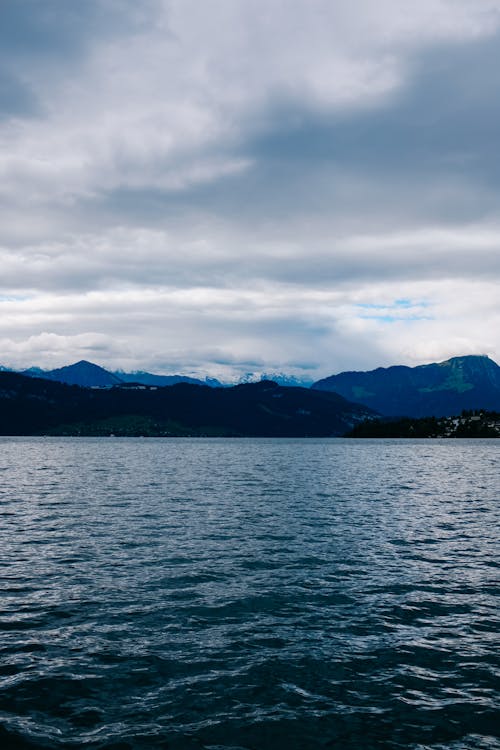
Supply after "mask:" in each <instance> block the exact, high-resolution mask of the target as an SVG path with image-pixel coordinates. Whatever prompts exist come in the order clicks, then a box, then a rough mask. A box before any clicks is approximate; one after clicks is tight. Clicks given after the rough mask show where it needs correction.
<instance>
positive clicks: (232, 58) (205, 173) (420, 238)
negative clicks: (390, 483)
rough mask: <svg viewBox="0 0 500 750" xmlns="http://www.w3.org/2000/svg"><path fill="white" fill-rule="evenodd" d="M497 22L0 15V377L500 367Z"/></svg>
mask: <svg viewBox="0 0 500 750" xmlns="http://www.w3.org/2000/svg"><path fill="white" fill-rule="evenodd" d="M499 133H500V0H419V2H416V0H410V2H401V0H203V2H200V0H140V2H138V1H137V0H85V2H73V1H72V0H0V364H2V365H4V366H11V367H15V368H23V367H29V366H31V365H38V366H41V367H45V368H52V367H58V366H61V365H64V364H69V363H71V362H75V361H77V360H79V359H88V360H91V361H93V362H96V363H98V364H100V365H102V366H104V367H107V368H110V369H124V370H137V369H142V370H149V371H152V372H158V373H178V372H182V373H186V374H193V375H202V376H203V375H209V376H215V377H220V378H223V379H226V380H235V379H237V378H239V377H240V376H241V375H243V374H245V373H248V372H252V373H263V372H266V373H272V372H286V373H289V374H291V375H293V376H295V377H297V378H299V379H304V380H315V379H317V378H319V377H324V376H326V375H329V374H332V373H336V372H340V371H342V370H353V369H372V368H374V367H378V366H387V365H391V364H407V365H412V366H413V365H417V364H423V363H426V362H431V361H442V360H444V359H447V358H449V357H451V356H459V355H466V354H488V355H489V356H491V357H492V358H493V359H495V360H496V361H497V362H499V363H500V301H499V300H500V295H499V288H500V285H499V281H500V149H499V146H498V143H499Z"/></svg>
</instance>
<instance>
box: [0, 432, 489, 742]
mask: <svg viewBox="0 0 500 750" xmlns="http://www.w3.org/2000/svg"><path fill="white" fill-rule="evenodd" d="M499 446H500V443H498V442H495V441H493V440H492V441H488V440H476V441H465V440H455V441H436V440H432V441H396V440H394V441H389V440H388V441H383V440H380V441H349V440H264V439H261V440H252V439H248V440H245V439H241V440H238V439H236V440H232V439H225V440H208V439H207V440H205V439H195V440H190V439H148V440H140V439H112V438H104V439H85V438H80V439H56V438H54V439H44V438H14V439H8V438H2V439H0V561H1V569H0V747H2V748H6V749H8V748H10V747H12V748H23V747H24V748H30V747H37V748H42V747H49V748H80V747H87V748H110V749H111V748H114V749H115V750H126V749H127V748H174V749H183V748H186V749H188V750H190V749H191V748H209V749H210V750H216V749H217V750H222V749H223V748H227V750H230V749H231V750H235V749H236V748H238V749H239V750H241V749H242V748H246V749H248V750H271V749H272V750H280V749H281V748H287V750H298V749H299V748H300V749H306V750H308V749H309V748H311V749H313V748H314V749H315V748H335V749H336V750H351V749H352V750H354V749H355V750H370V749H371V748H414V749H415V750H424V749H425V748H435V749H436V750H438V749H439V750H444V749H445V748H446V749H447V750H448V749H449V750H469V749H470V750H472V749H473V748H474V750H475V749H476V748H479V749H482V748H484V749H486V748H488V749H492V748H500V741H499V727H500V722H499V713H498V708H499V676H500V657H499V645H500V644H499V636H498V632H499V614H498V611H499V610H498V593H499V591H500V582H499V572H500V562H499V557H498V550H499V546H500V545H499V541H500V540H499V536H500V533H499V516H500V512H499V502H498V500H499V487H500V483H499V476H500V473H499V468H498V467H499V462H498V461H499Z"/></svg>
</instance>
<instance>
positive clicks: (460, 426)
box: [346, 409, 500, 438]
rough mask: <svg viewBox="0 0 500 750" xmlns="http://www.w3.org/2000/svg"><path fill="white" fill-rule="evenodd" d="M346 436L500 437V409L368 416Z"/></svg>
mask: <svg viewBox="0 0 500 750" xmlns="http://www.w3.org/2000/svg"><path fill="white" fill-rule="evenodd" d="M346 437H357V438H437V437H441V438H498V437H500V413H499V412H494V411H484V410H480V409H478V410H474V409H466V410H463V411H462V413H461V414H460V416H456V417H441V418H439V417H423V418H421V419H412V418H409V417H403V418H401V419H392V418H391V419H388V418H386V419H368V420H365V421H364V422H361V423H360V424H359V425H356V426H355V427H354V428H353V429H352V430H350V431H349V433H348V434H347V436H346Z"/></svg>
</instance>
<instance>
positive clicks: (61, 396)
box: [0, 372, 371, 437]
mask: <svg viewBox="0 0 500 750" xmlns="http://www.w3.org/2000/svg"><path fill="white" fill-rule="evenodd" d="M370 415H371V411H370V410H369V409H367V408H366V407H363V406H360V405H358V404H352V403H349V402H348V401H346V400H345V399H343V398H342V397H341V396H338V395H337V394H335V393H326V392H321V391H313V390H310V389H307V388H290V387H282V386H279V385H277V384H276V383H273V382H270V381H261V382H260V383H252V384H246V385H238V386H233V387H230V388H210V387H209V386H200V385H191V384H188V383H179V384H177V385H172V386H165V387H156V386H137V387H135V388H134V387H130V384H129V385H128V387H126V385H125V384H120V385H117V386H115V387H111V388H103V389H92V388H81V387H79V386H74V385H73V386H71V385H66V384H63V383H58V382H55V381H51V380H47V379H41V378H33V377H27V376H24V375H20V374H18V373H13V372H0V434H2V435H36V434H53V435H109V434H115V435H151V436H161V435H224V436H255V437H259V436H262V437H264V436H268V437H271V436H275V437H302V436H317V437H327V436H334V435H342V434H344V433H345V432H346V431H347V430H349V429H351V428H352V427H353V426H354V425H355V424H357V423H358V422H360V421H362V420H364V419H365V418H367V417H370Z"/></svg>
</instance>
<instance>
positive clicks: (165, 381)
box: [113, 370, 222, 388]
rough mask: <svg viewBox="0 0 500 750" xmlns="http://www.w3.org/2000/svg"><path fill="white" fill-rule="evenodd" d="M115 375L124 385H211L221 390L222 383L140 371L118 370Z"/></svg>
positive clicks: (210, 379) (186, 376)
mask: <svg viewBox="0 0 500 750" xmlns="http://www.w3.org/2000/svg"><path fill="white" fill-rule="evenodd" d="M113 375H116V377H117V378H119V379H120V380H122V381H123V382H124V383H143V384H144V385H159V386H164V385H176V383H191V385H210V386H211V387H213V388H219V387H220V386H221V385H222V383H220V382H219V381H218V380H215V379H213V378H206V379H205V380H200V379H199V378H191V377H189V376H188V375H155V374H153V373H151V372H144V371H143V370H138V371H137V372H122V371H121V370H116V371H115V372H114V373H113Z"/></svg>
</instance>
